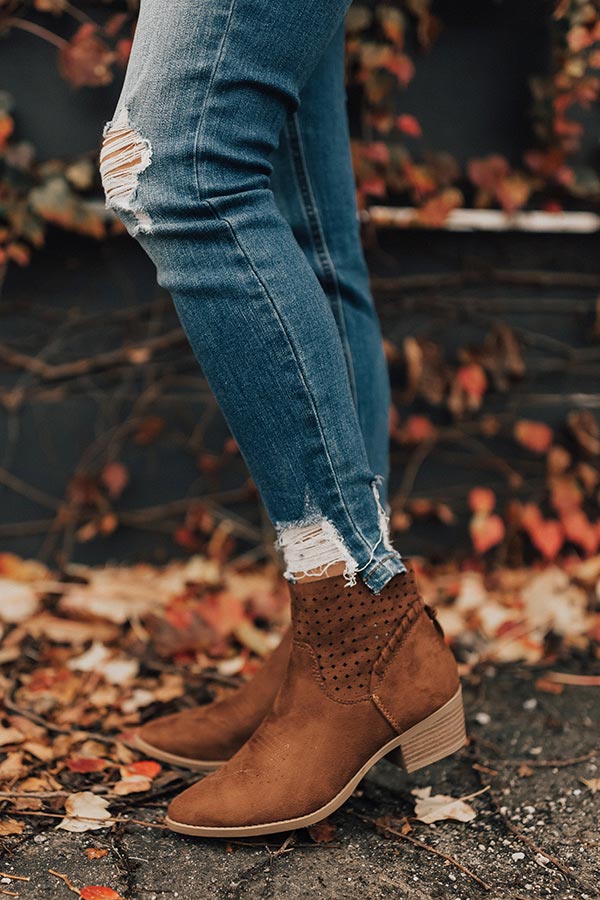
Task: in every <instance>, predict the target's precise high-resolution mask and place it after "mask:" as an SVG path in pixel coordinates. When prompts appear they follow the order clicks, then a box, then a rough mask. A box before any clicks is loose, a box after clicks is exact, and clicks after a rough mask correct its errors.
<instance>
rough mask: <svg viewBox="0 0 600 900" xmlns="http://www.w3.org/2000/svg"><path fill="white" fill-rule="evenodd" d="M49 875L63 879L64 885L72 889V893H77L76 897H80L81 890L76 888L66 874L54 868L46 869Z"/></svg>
mask: <svg viewBox="0 0 600 900" xmlns="http://www.w3.org/2000/svg"><path fill="white" fill-rule="evenodd" d="M48 872H49V873H50V875H54V876H55V877H56V878H60V879H61V881H64V883H65V884H66V886H67V887H68V888H69V890H70V891H73V893H74V894H77V896H78V897H81V891H80V890H79V888H76V887H75V885H74V884H73V882H72V881H71V879H70V878H69V876H68V875H65V874H64V873H63V872H56V871H55V870H54V869H48Z"/></svg>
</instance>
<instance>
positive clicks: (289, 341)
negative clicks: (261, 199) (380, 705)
mask: <svg viewBox="0 0 600 900" xmlns="http://www.w3.org/2000/svg"><path fill="white" fill-rule="evenodd" d="M234 2H235V0H234ZM204 203H206V205H207V206H208V208H209V209H210V210H211V212H212V214H213V215H214V216H215V218H217V219H219V220H220V221H221V222H224V223H225V224H226V225H227V227H228V228H229V232H230V234H231V236H232V238H233V240H234V241H235V244H236V246H237V247H238V249H239V250H240V252H241V253H242V255H243V257H244V259H245V260H246V262H247V263H248V265H249V267H250V270H251V272H252V274H253V275H254V277H255V278H256V280H257V281H258V283H259V285H260V286H261V288H262V290H263V291H264V294H265V296H266V297H267V299H268V301H269V303H270V304H271V308H272V309H273V311H274V313H275V316H276V319H277V322H278V323H279V327H280V328H281V331H282V333H283V335H284V337H285V340H286V341H287V344H288V347H289V349H290V351H291V353H292V356H293V357H294V360H295V362H296V365H297V366H298V371H299V373H300V376H301V379H302V383H303V385H304V388H305V390H306V395H307V397H309V399H310V405H311V407H312V412H313V415H314V417H315V420H316V422H317V425H318V428H319V434H320V436H321V440H322V443H323V447H324V450H325V456H326V458H327V462H328V463H329V468H330V471H331V474H332V476H333V481H334V484H335V486H336V490H337V492H338V497H339V500H340V503H341V506H342V508H343V510H344V512H345V513H346V516H347V518H348V521H349V523H350V525H351V526H352V528H353V530H354V533H355V534H356V535H357V536H358V538H359V539H360V540H361V541H362V542H363V544H364V546H365V548H366V549H367V550H368V551H369V553H371V552H372V548H371V546H370V544H369V541H368V539H367V538H366V537H365V535H364V534H363V533H362V531H361V530H360V528H359V527H358V525H357V523H356V521H355V520H354V517H353V515H352V513H351V511H350V509H349V508H348V504H347V503H346V500H345V498H344V494H343V491H342V489H341V485H340V483H339V480H338V475H337V472H336V470H335V466H334V464H333V460H332V458H331V455H330V453H329V447H328V446H327V439H326V437H325V432H324V430H323V424H322V422H321V419H320V417H319V411H318V409H317V404H316V403H315V399H314V397H313V395H312V392H311V390H310V387H309V383H308V380H307V378H306V374H305V372H304V368H303V366H302V364H301V361H300V358H299V356H298V354H297V352H296V349H295V347H294V342H293V341H292V339H291V337H290V335H289V333H288V330H287V328H286V327H285V323H284V321H283V319H282V317H281V314H280V312H279V310H278V309H277V304H276V303H275V301H274V299H273V297H272V296H271V294H270V293H269V290H268V289H267V286H266V285H265V283H264V282H263V280H262V278H261V277H260V275H259V273H258V272H257V270H256V268H255V267H254V265H253V264H252V260H251V259H250V257H249V256H248V254H247V252H246V250H245V249H244V247H243V245H242V243H241V241H240V239H239V237H238V235H237V234H236V231H235V228H234V226H233V224H232V223H231V222H230V221H229V219H227V218H226V217H225V216H222V215H221V214H220V213H219V211H218V210H217V209H216V208H215V206H214V205H213V204H212V203H211V201H210V200H205V201H204Z"/></svg>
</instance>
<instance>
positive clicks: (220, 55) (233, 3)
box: [194, 0, 237, 202]
mask: <svg viewBox="0 0 600 900" xmlns="http://www.w3.org/2000/svg"><path fill="white" fill-rule="evenodd" d="M236 3H237V0H231V2H230V4H229V9H228V10H227V19H226V22H225V27H224V29H223V34H222V36H221V42H220V44H219V49H218V52H217V56H216V59H215V64H214V66H213V68H212V72H211V73H210V78H209V81H208V85H207V87H206V95H205V97H204V102H203V103H202V108H201V109H200V113H199V115H198V125H197V127H196V134H195V135H194V177H195V180H196V191H197V193H198V199H199V200H200V202H202V193H201V191H200V174H199V171H198V169H199V162H200V157H201V151H200V131H201V128H202V125H203V123H204V117H205V115H206V110H207V108H208V102H209V100H210V98H211V93H212V86H213V84H214V81H215V78H216V76H217V71H218V69H219V65H220V62H221V59H222V58H223V52H224V49H225V42H226V40H227V36H228V34H229V27H230V25H231V20H232V19H233V11H234V9H235V6H236Z"/></svg>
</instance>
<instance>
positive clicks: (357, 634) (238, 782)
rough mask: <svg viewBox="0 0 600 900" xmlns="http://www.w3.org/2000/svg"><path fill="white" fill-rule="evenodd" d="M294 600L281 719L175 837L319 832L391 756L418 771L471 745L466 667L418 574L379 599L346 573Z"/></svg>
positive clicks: (239, 758)
mask: <svg viewBox="0 0 600 900" xmlns="http://www.w3.org/2000/svg"><path fill="white" fill-rule="evenodd" d="M291 592H292V628H293V634H294V641H293V646H292V652H291V657H290V663H289V666H288V670H287V673H286V676H285V678H284V681H283V684H282V686H281V688H280V690H279V693H278V694H277V697H276V698H275V701H274V703H273V706H272V708H271V711H270V712H269V714H268V715H267V717H266V718H265V719H264V720H263V721H262V723H261V724H260V725H259V727H258V728H257V730H256V731H255V732H254V734H253V735H252V737H251V738H250V740H249V741H248V742H247V743H246V744H244V746H243V747H242V749H241V750H240V751H239V752H238V753H236V755H235V756H234V757H233V758H232V759H231V760H230V761H229V762H228V763H226V765H224V766H223V767H222V768H221V769H219V771H218V772H213V773H212V774H210V775H209V776H208V777H207V778H205V779H204V780H203V781H200V782H198V783H197V784H195V785H193V786H192V787H190V788H188V789H187V790H186V791H184V792H183V793H182V794H180V795H179V796H178V797H176V798H175V799H174V800H173V801H172V802H171V804H170V806H169V811H168V816H167V819H166V822H167V825H168V826H169V827H170V828H171V829H172V830H173V831H178V832H180V833H182V834H190V835H197V836H199V837H225V838H232V837H247V836H252V835H261V834H272V833H275V832H279V831H290V830H292V829H295V828H301V827H303V826H307V825H313V824H314V823H315V822H318V821H320V820H321V819H323V818H325V817H326V816H328V815H330V814H331V813H333V812H334V811H335V810H336V809H338V807H340V806H341V805H342V803H344V801H345V800H346V799H347V798H348V797H349V796H350V795H351V794H352V792H353V791H354V789H355V788H356V786H357V785H358V783H359V781H360V780H361V778H362V777H363V776H364V775H365V774H366V773H367V772H368V771H369V769H370V768H371V767H372V766H373V765H375V763H376V762H377V761H378V760H380V759H382V758H383V757H384V756H389V758H390V759H391V761H393V762H396V763H397V764H398V765H401V766H403V767H404V768H405V769H406V770H407V771H409V772H412V771H415V770H416V769H419V768H421V767H423V766H426V765H429V764H430V763H433V762H435V761H436V760H439V759H442V758H443V757H445V756H448V755H449V754H451V753H453V752H454V751H455V750H458V749H459V748H460V747H461V746H462V745H463V744H464V742H465V739H466V738H465V725H464V714H463V707H462V700H461V694H460V685H459V680H458V674H457V668H456V663H455V661H454V657H453V656H452V653H451V652H450V650H449V649H448V647H447V646H446V645H445V643H444V641H443V637H442V632H441V628H440V626H439V625H438V624H437V622H434V621H433V620H432V617H433V613H432V612H431V611H429V610H428V608H426V607H425V606H424V605H423V602H422V600H421V599H420V597H419V594H418V591H417V588H416V585H415V582H414V578H413V576H412V574H411V573H410V572H408V573H406V574H403V575H397V576H395V577H394V578H393V579H392V580H391V581H390V582H389V583H388V584H387V585H386V587H385V588H384V589H383V591H382V592H381V593H380V594H379V595H376V594H373V593H372V592H371V591H370V590H369V589H368V588H367V587H365V586H364V585H363V584H362V583H359V584H357V585H355V586H354V587H346V586H345V584H344V579H343V577H338V578H330V579H324V580H322V581H317V582H304V583H302V582H301V583H298V584H294V585H292V586H291Z"/></svg>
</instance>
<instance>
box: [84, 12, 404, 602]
mask: <svg viewBox="0 0 600 900" xmlns="http://www.w3.org/2000/svg"><path fill="white" fill-rule="evenodd" d="M348 5H349V4H348V2H347V0H171V2H169V3H165V2H163V0H142V2H141V11H140V17H139V23H138V27H137V31H136V34H135V40H134V43H133V49H132V54H131V59H130V62H129V67H128V69H127V74H126V77H125V83H124V86H123V90H122V93H121V96H120V99H119V102H118V104H117V108H116V110H115V114H114V117H113V119H112V121H111V122H109V123H108V125H107V126H106V128H105V132H104V144H103V149H102V154H101V166H100V168H101V173H102V180H103V184H104V189H105V193H106V198H107V204H108V205H109V206H111V207H112V208H114V210H115V211H116V213H117V214H118V215H119V217H120V218H121V219H122V221H123V222H124V223H125V225H126V227H127V229H128V231H129V232H130V234H132V235H134V236H135V237H136V239H137V240H138V241H139V242H140V243H141V245H142V246H143V247H144V249H145V250H146V252H147V253H148V255H149V256H150V257H151V259H152V260H153V261H154V263H155V265H156V268H157V273H158V280H159V283H160V284H161V285H163V286H164V287H165V288H166V289H168V290H169V291H170V293H171V294H172V296H173V300H174V302H175V305H176V308H177V311H178V314H179V317H180V319H181V322H182V324H183V327H184V329H185V331H186V333H187V336H188V338H189V340H190V343H191V345H192V348H193V350H194V352H195V354H196V357H197V359H198V360H199V362H200V364H201V366H202V368H203V370H204V373H205V375H206V377H207V379H208V381H209V384H210V386H211V388H212V390H213V392H214V394H215V396H216V398H217V401H218V403H219V405H220V407H221V409H222V411H223V413H224V415H225V417H226V419H227V422H228V424H229V426H230V428H231V431H232V433H233V435H234V437H235V438H236V440H237V443H238V445H239V447H240V450H241V452H242V454H243V456H244V459H245V460H246V463H247V465H248V468H249V469H250V472H251V474H252V476H253V478H254V480H255V482H256V484H257V486H258V489H259V491H260V493H261V496H262V499H263V502H264V504H265V507H266V509H267V512H268V514H269V516H270V518H271V520H272V522H273V524H274V526H275V529H276V532H277V536H278V538H277V544H278V546H279V547H280V548H281V549H282V551H283V554H284V557H285V562H286V566H287V571H286V576H287V577H288V578H291V579H293V576H294V574H299V573H302V572H307V571H319V572H322V573H323V574H325V573H326V571H327V568H328V567H329V566H330V565H333V564H336V563H341V562H344V563H345V575H346V578H347V583H349V584H352V583H354V582H355V580H356V577H357V576H360V578H361V579H362V580H363V581H364V582H365V583H366V584H367V585H368V586H369V587H370V588H371V590H372V591H374V592H375V593H378V592H379V591H380V590H381V589H382V588H383V587H384V585H385V584H386V583H387V582H388V581H389V580H390V578H392V577H393V576H394V575H395V574H396V573H399V572H403V571H405V567H404V564H403V563H402V560H401V558H400V556H399V554H398V552H397V551H396V550H395V549H394V548H393V547H392V545H391V543H390V540H389V536H388V522H387V516H386V512H385V504H386V495H385V492H386V481H387V475H388V415H389V384H388V376H387V369H386V363H385V359H384V355H383V348H382V342H381V333H380V328H379V323H378V320H377V315H376V312H375V309H374V305H373V299H372V296H371V293H370V290H369V283H368V274H367V270H366V266H365V261H364V257H363V254H362V249H361V244H360V236H359V223H358V217H357V210H356V198H355V190H354V180H353V173H352V165H351V158H350V147H349V136H348V125H347V118H346V107H345V92H344V65H343V48H344V45H343V39H344V35H343V20H344V15H345V12H346V8H347V6H348Z"/></svg>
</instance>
